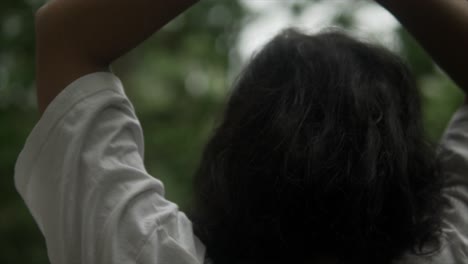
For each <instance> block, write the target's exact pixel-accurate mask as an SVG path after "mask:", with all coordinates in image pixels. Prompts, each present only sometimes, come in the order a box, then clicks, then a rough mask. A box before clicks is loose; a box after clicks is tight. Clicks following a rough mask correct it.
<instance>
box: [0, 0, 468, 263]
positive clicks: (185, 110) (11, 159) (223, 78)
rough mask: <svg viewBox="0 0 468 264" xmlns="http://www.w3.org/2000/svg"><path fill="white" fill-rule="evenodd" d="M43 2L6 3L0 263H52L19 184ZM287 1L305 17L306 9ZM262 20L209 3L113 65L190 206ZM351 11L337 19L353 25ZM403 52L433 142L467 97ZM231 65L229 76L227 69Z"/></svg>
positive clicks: (171, 193) (158, 172)
mask: <svg viewBox="0 0 468 264" xmlns="http://www.w3.org/2000/svg"><path fill="white" fill-rule="evenodd" d="M43 2H44V1H42V0H38V1H34V0H2V1H1V2H0V21H1V24H0V124H1V129H0V175H2V177H1V178H0V198H1V199H0V253H1V254H0V263H48V259H47V254H46V249H45V244H44V241H43V238H42V235H41V234H40V232H39V230H38V228H37V226H36V224H35V223H34V221H33V219H32V217H31V215H30V214H29V212H28V211H27V209H26V207H25V205H24V203H23V201H22V200H21V198H20V197H19V195H18V194H17V193H16V190H15V188H14V182H13V171H14V164H15V160H16V158H17V156H18V154H19V152H20V150H21V148H22V146H23V144H24V141H25V138H26V137H27V135H28V133H29V132H30V130H31V129H32V127H33V126H34V124H35V122H36V121H37V118H38V115H37V113H36V110H35V98H34V89H33V87H34V25H33V18H34V10H36V9H37V8H38V7H39V6H40V5H41V4H42V3H43ZM313 4H315V2H313V1H310V2H305V1H297V4H294V5H288V7H287V8H290V9H291V13H293V14H299V13H300V12H301V8H304V6H305V5H313ZM254 15H255V14H251V13H249V11H248V10H246V9H245V8H243V7H242V5H241V4H240V3H238V2H237V1H231V0H223V1H221V0H203V1H201V3H200V4H198V5H197V6H196V7H194V8H192V9H191V10H190V11H189V12H187V13H186V14H184V15H183V16H180V17H179V18H177V19H176V20H175V21H173V22H171V23H170V24H169V25H167V26H166V27H165V28H164V29H163V30H162V31H161V32H159V33H158V34H156V35H155V36H154V37H152V38H151V39H149V40H148V41H147V42H145V43H144V44H143V45H142V46H140V47H138V49H135V50H134V51H132V52H131V53H129V54H128V55H126V56H125V57H123V58H122V59H120V60H119V61H118V62H117V63H116V64H115V65H114V67H113V70H114V71H115V72H116V73H117V74H118V75H119V76H120V77H121V79H122V80H123V82H124V85H125V86H126V89H127V90H126V91H127V93H128V95H129V97H130V98H131V99H132V101H133V102H134V105H135V107H136V109H137V112H138V116H139V118H140V120H141V123H142V125H143V129H144V131H145V139H146V157H145V162H146V166H147V169H148V171H149V172H150V173H151V174H152V175H154V176H155V177H158V178H160V179H161V180H162V181H163V182H164V183H165V185H166V189H167V197H168V198H169V199H171V200H174V201H176V202H177V203H179V204H180V205H181V207H182V208H186V207H187V205H188V204H189V202H190V201H189V199H190V195H191V183H190V182H191V177H192V174H193V172H194V170H195V168H196V166H197V162H198V159H199V157H200V153H201V151H202V149H203V145H204V143H205V142H206V140H207V139H208V137H209V135H210V132H211V130H212V128H213V126H214V124H215V123H216V121H217V120H218V119H219V118H220V113H221V111H222V107H223V105H224V103H225V101H226V96H227V95H228V91H229V83H230V82H231V80H232V78H231V77H230V76H229V73H232V72H235V71H233V70H232V69H236V68H239V65H240V61H239V60H240V59H239V55H238V54H237V49H236V47H235V45H234V44H235V43H236V41H237V39H238V35H239V32H240V30H241V29H242V27H244V26H245V25H246V24H247V23H246V21H249V19H252V16H254ZM352 17H353V14H352V13H349V12H348V13H347V12H345V11H344V12H343V13H341V14H340V15H339V16H337V18H336V21H335V22H336V23H337V24H340V25H342V26H347V27H348V26H352V24H353V19H352ZM397 34H398V36H399V39H400V40H401V41H400V42H401V49H400V52H401V55H402V56H403V57H404V58H405V59H406V60H407V62H408V63H409V65H410V66H411V68H412V69H413V71H414V73H415V74H416V76H417V78H418V80H419V82H420V84H421V87H422V88H421V92H422V95H423V98H424V122H425V125H426V128H427V135H428V136H429V138H430V139H431V140H433V141H436V140H437V139H438V138H439V137H440V135H441V133H442V131H443V129H444V128H445V126H446V123H447V121H448V120H449V118H450V116H451V114H452V113H453V111H454V110H455V109H456V108H457V107H458V105H459V104H460V103H461V101H462V100H463V95H462V93H461V92H460V91H458V90H457V89H456V87H455V86H454V85H453V83H452V82H451V81H450V80H448V79H447V77H446V76H445V75H444V74H443V73H441V71H440V70H439V69H438V68H437V67H436V66H435V65H434V64H433V63H432V62H431V60H430V59H429V58H428V56H427V54H425V53H424V51H422V50H421V48H420V47H419V46H418V45H417V44H416V43H415V42H414V40H413V39H412V38H411V37H410V36H409V35H408V34H407V33H406V32H405V31H404V30H401V29H400V30H398V32H397ZM230 69H231V70H230Z"/></svg>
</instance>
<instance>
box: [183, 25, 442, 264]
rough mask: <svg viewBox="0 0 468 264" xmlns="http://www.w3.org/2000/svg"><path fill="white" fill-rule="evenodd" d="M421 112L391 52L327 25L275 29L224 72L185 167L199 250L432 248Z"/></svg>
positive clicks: (286, 256)
mask: <svg viewBox="0 0 468 264" xmlns="http://www.w3.org/2000/svg"><path fill="white" fill-rule="evenodd" d="M421 119H422V118H421V102H420V95H419V92H418V89H417V87H416V84H415V80H414V78H413V76H412V74H411V73H410V70H409V69H408V67H407V66H406V65H405V63H404V62H403V61H402V60H401V59H400V58H399V57H398V56H396V55H394V54H393V53H392V52H390V51H388V50H387V49H385V48H383V47H380V46H379V45H376V44H370V43H366V42H364V41H361V40H356V39H354V38H353V37H350V36H348V35H347V34H346V33H343V32H340V31H337V30H327V31H324V32H321V33H319V34H315V35H307V34H304V33H302V32H300V31H299V30H296V29H287V30H285V31H283V32H282V33H280V34H279V35H278V36H276V37H275V38H274V39H273V40H272V41H271V42H269V43H268V44H267V45H266V46H265V47H264V48H263V49H262V50H261V51H260V52H258V53H257V54H256V55H255V56H254V57H253V58H252V60H251V62H250V63H249V64H248V65H247V67H246V68H245V70H244V71H243V72H242V73H241V75H240V77H239V78H238V80H237V81H236V82H235V85H234V88H233V90H232V94H231V96H230V98H229V102H228V103H227V106H226V109H225V112H224V116H223V119H222V122H220V124H219V126H218V127H217V129H216V130H215V133H214V135H213V136H212V138H211V139H210V140H209V142H208V144H207V145H206V148H205V150H204V153H203V156H202V159H201V162H200V165H199V168H198V171H197V173H196V175H195V199H194V201H195V206H194V213H193V214H192V216H191V218H192V220H193V223H194V230H195V234H196V235H197V236H198V237H199V238H200V239H201V241H203V242H204V244H205V245H206V246H207V256H208V257H209V258H210V259H211V260H212V261H213V262H214V263H215V264H226V263H305V262H306V261H309V262H308V263H320V262H319V261H318V262H314V260H316V261H317V260H318V259H321V258H328V257H330V258H332V259H334V260H338V261H339V262H340V263H380V264H382V263H383V264H385V263H391V262H392V261H393V260H396V259H398V258H400V257H401V256H402V255H404V254H405V253H407V252H409V253H414V254H429V253H430V252H432V251H433V250H437V247H439V246H440V244H439V243H438V242H439V237H440V233H441V231H440V230H441V207H442V198H441V187H442V185H441V184H442V179H441V173H440V169H439V165H438V161H437V158H436V155H435V150H434V148H433V147H432V146H431V144H430V143H428V141H426V140H425V139H424V131H423V128H422V124H421V123H422V122H421ZM434 242H435V243H434ZM429 243H430V244H431V245H436V246H435V247H432V249H431V250H427V247H426V245H427V244H429ZM429 251H430V252H429Z"/></svg>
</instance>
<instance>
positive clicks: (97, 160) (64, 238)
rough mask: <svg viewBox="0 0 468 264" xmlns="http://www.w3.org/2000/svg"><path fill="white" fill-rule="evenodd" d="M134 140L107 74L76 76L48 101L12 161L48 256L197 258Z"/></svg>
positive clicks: (133, 126) (127, 106) (119, 93)
mask: <svg viewBox="0 0 468 264" xmlns="http://www.w3.org/2000/svg"><path fill="white" fill-rule="evenodd" d="M143 144H144V142H143V133H142V130H141V126H140V123H139V121H138V119H137V117H136V115H135V112H134V109H133V106H132V104H131V103H130V101H129V100H128V98H127V96H126V95H125V93H124V90H123V88H122V84H121V82H120V80H119V79H118V78H117V77H116V76H115V75H113V74H112V73H109V72H98V73H92V74H89V75H86V76H83V77H81V78H79V79H78V80H76V81H74V82H73V83H72V84H70V85H69V86H67V87H66V88H65V89H64V90H63V91H62V92H61V93H60V94H59V95H58V96H57V97H56V98H55V99H54V100H53V101H52V103H51V104H50V105H49V107H48V108H47V110H46V111H45V113H44V114H43V116H42V118H41V119H40V121H39V122H38V123H37V125H36V126H35V127H34V129H33V131H32V132H31V134H30V135H29V137H28V139H27V141H26V143H25V146H24V148H23V150H22V152H21V153H20V155H19V157H18V160H17V162H16V166H15V185H16V188H17V190H18V192H19V193H20V195H21V196H22V197H23V199H24V201H25V203H26V205H27V206H28V208H29V210H30V211H31V213H32V215H33V217H34V219H35V220H36V222H37V224H38V226H39V228H40V230H41V231H42V233H43V235H44V237H45V240H46V244H47V251H48V255H49V259H50V261H51V263H57V264H58V263H69V264H70V263H87V264H98V263H99V264H102V263H158V264H159V263H162V264H165V263H174V264H178V263H180V264H188V263H203V258H204V253H205V249H204V246H203V245H202V244H201V242H200V241H199V240H198V239H197V238H196V237H195V236H194V235H193V233H192V226H191V223H190V221H189V220H188V218H187V217H186V216H185V215H184V214H183V213H182V212H179V210H178V207H177V205H176V204H174V203H171V202H169V201H167V200H166V199H165V198H164V187H163V184H162V183H161V182H160V181H159V180H157V179H155V178H153V177H151V176H150V175H148V173H147V172H146V170H145V167H144V165H143V155H144V149H143V147H144V145H143Z"/></svg>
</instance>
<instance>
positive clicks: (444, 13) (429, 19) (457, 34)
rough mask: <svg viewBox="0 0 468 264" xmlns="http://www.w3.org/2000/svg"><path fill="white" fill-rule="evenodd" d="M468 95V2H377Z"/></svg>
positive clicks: (388, 0) (466, 0)
mask: <svg viewBox="0 0 468 264" xmlns="http://www.w3.org/2000/svg"><path fill="white" fill-rule="evenodd" d="M376 2H378V3H380V4H381V5H382V6H383V7H385V8H386V9H387V10H389V11H390V12H391V13H392V14H393V15H394V16H395V17H396V18H397V19H398V20H399V21H400V22H401V23H402V24H403V26H405V28H406V29H407V30H408V31H409V32H410V33H411V34H412V35H413V36H414V37H415V38H416V40H418V42H419V43H420V44H421V45H422V47H423V48H424V49H425V50H426V51H427V52H428V53H429V55H430V56H431V57H432V58H433V59H434V60H435V61H436V62H437V63H438V65H439V66H440V67H441V68H442V69H443V70H444V71H445V72H446V73H447V74H448V75H449V76H450V77H451V78H452V80H453V81H454V82H455V83H456V84H457V85H458V86H459V87H460V88H461V89H463V90H464V91H465V93H467V94H468V0H376Z"/></svg>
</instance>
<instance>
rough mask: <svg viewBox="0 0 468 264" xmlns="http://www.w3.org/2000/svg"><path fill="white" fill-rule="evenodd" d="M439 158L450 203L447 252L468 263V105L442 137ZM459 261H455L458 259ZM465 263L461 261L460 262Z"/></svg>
mask: <svg viewBox="0 0 468 264" xmlns="http://www.w3.org/2000/svg"><path fill="white" fill-rule="evenodd" d="M439 158H440V160H441V162H442V170H443V177H444V179H445V184H444V188H443V196H444V199H445V200H446V201H447V205H446V207H445V210H444V214H443V229H444V236H445V237H446V239H447V244H446V245H445V246H446V248H444V250H445V251H447V252H446V255H449V256H451V258H452V259H454V260H457V261H462V262H465V261H466V260H467V258H468V105H466V104H465V105H463V106H462V107H460V108H459V109H458V111H457V112H456V113H455V114H454V116H453V117H452V119H451V121H450V123H449V125H448V127H447V129H446V130H445V133H444V135H443V137H442V140H441V150H440V153H439ZM454 263H455V262H454ZM458 263H461V262H458Z"/></svg>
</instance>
